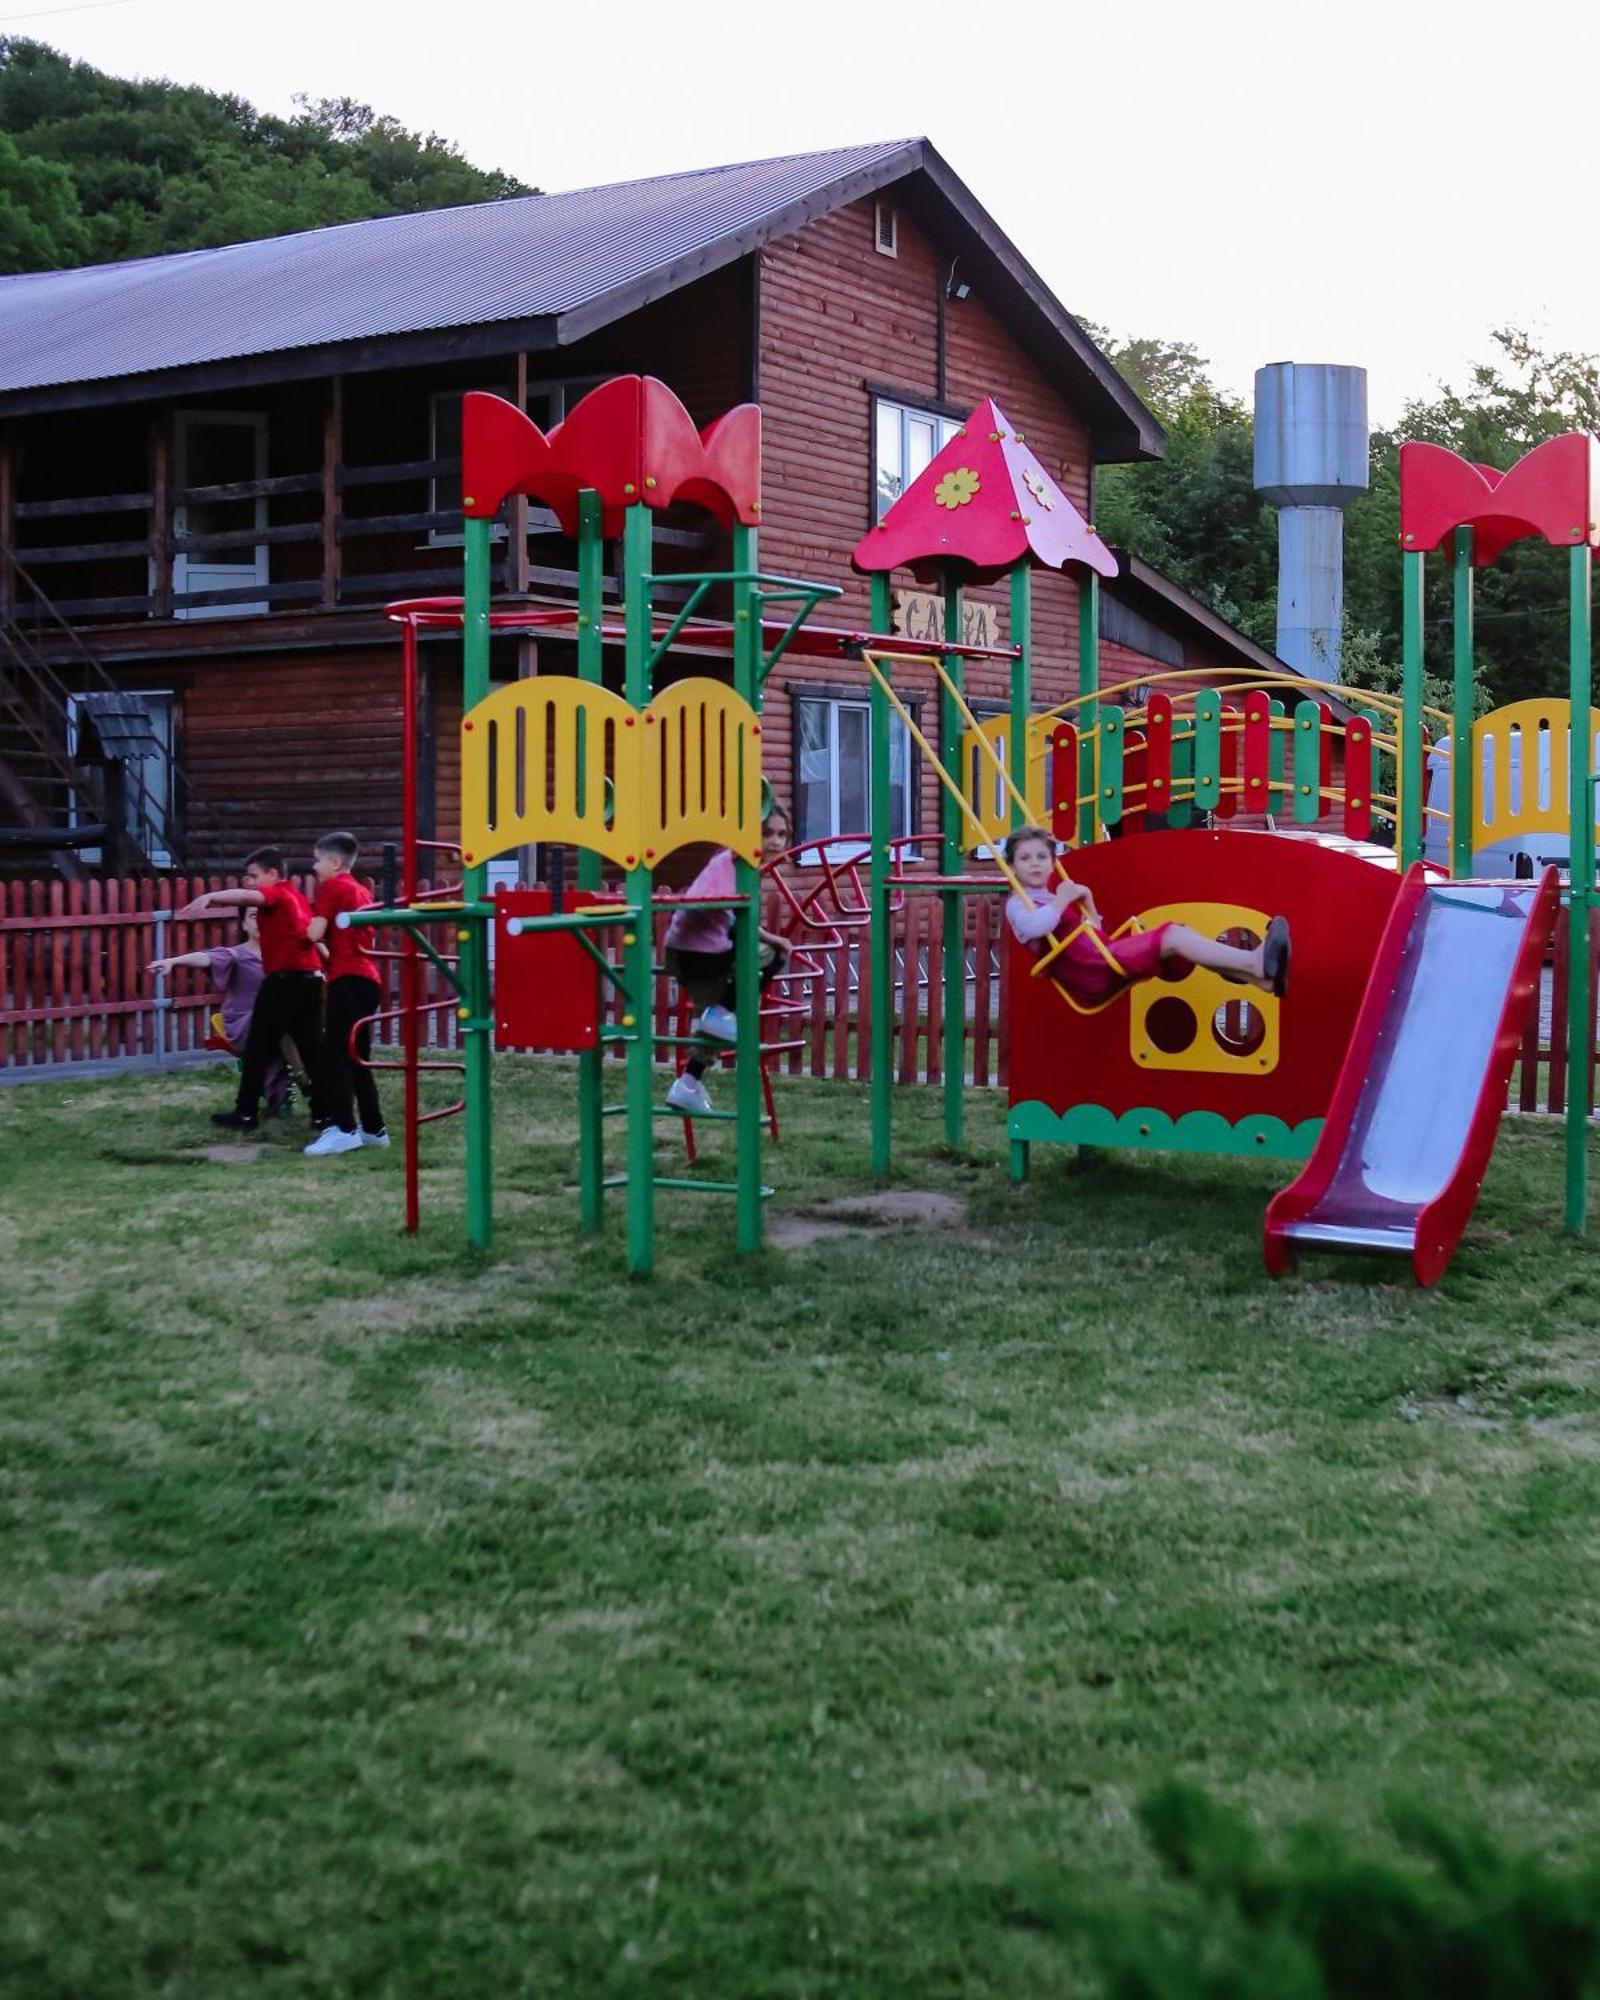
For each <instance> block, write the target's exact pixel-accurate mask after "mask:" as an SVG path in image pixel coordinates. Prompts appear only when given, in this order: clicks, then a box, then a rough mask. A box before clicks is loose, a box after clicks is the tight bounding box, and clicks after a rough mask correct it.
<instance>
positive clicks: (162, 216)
mask: <svg viewBox="0 0 1600 2000" xmlns="http://www.w3.org/2000/svg"><path fill="white" fill-rule="evenodd" d="M296 103H297V105H298V115H297V116H296V117H294V118H292V119H282V118H273V117H269V116H267V115H266V114H265V113H263V112H260V111H257V110H256V109H255V107H254V106H253V105H251V104H249V103H247V102H246V101H245V100H244V99H243V98H241V97H234V96H230V95H225V94H221V93H218V92H215V91H207V90H198V89H194V88H191V87H189V86H187V85H180V84H174V83H168V82H134V81H130V80H128V79H126V78H122V77H114V76H107V75H105V74H104V73H103V72H101V71H99V70H96V69H94V68H91V67H90V65H89V64H87V63H75V62H70V61H69V60H68V59H67V58H66V57H64V56H61V55H59V54H57V52H56V51H55V50H54V49H50V48H47V47H46V46H45V45H44V44H43V43H40V42H32V41H26V40H23V39H21V38H17V37H10V38H6V37H0V138H5V139H6V140H7V141H8V144H9V148H10V150H9V152H8V153H7V154H4V155H0V272H4V271H24V270H39V269H47V268H50V267H52V266H63V265H71V264H82V263H104V262H107V261H110V260H114V259H118V258H125V257H145V256H155V255H160V254H162V253H163V252H166V251H172V250H192V249H202V248H206V247H209V246H211V245H214V244H219V243H238V242H247V241H250V240H252V239H254V238H258V237H263V236H278V235H284V234H287V233H289V232H291V231H294V230H298V229H316V228H321V227H324V226H326V225H327V224H329V223H334V222H353V221H358V220H360V219H362V218H364V217H367V216H375V215H400V214H410V213H414V212H416V211H418V210H421V209H430V208H450V207H455V206H458V205H461V204H463V203H467V202H478V201H497V200H501V199H503V198H504V197H506V196H508V195H519V194H530V193H533V192H534V190H533V189H531V188H526V187H524V186H523V185H522V184H521V183H520V182H519V181H517V180H515V179H513V178H512V176H511V175H509V174H505V173H499V172H493V171H490V172H485V171H484V170H482V169H480V168H478V167H475V166H473V165H472V164H471V162H470V161H468V160H465V159H463V158H462V156H461V154H460V153H459V151H458V150H457V149H456V148H455V147H454V146H453V145H451V144H450V143H449V141H447V140H445V139H442V138H440V137H439V136H438V134H436V133H428V134H421V133H416V132H410V131H407V129H406V128H405V127H404V126H403V125H401V124H400V123H399V122H398V120H396V119H393V118H388V117H385V116H383V115H382V114H381V113H379V112H377V111H374V110H373V108H372V107H371V105H367V104H361V103H358V102H357V101H356V100H355V99H353V98H329V99H322V100H316V101H313V100H310V99H306V98H300V99H297V100H296Z"/></svg>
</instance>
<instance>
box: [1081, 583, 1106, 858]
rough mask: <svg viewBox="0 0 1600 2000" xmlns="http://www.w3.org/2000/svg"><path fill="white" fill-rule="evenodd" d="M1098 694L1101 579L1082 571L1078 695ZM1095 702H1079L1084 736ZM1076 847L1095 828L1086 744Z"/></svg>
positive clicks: (1091, 767)
mask: <svg viewBox="0 0 1600 2000" xmlns="http://www.w3.org/2000/svg"><path fill="white" fill-rule="evenodd" d="M1099 692H1100V578H1099V577H1098V575H1097V574H1096V573H1095V572H1094V571H1093V570H1092V569H1089V570H1084V571H1083V573H1082V574H1081V575H1080V576H1079V578H1078V693H1079V694H1080V695H1098V694H1099ZM1099 706H1100V704H1099V702H1098V701H1080V702H1079V704H1078V708H1077V716H1078V729H1079V732H1080V733H1081V734H1083V735H1085V736H1086V735H1087V734H1088V733H1089V731H1090V730H1091V729H1092V728H1093V727H1094V723H1095V715H1096V712H1097V710H1098V709H1099ZM1078 799H1079V801H1080V803H1079V806H1078V845H1079V846H1080V847H1087V846H1088V845H1089V843H1090V841H1092V840H1093V839H1094V829H1095V755H1094V745H1093V744H1092V743H1085V744H1083V745H1082V747H1081V748H1080V749H1079V751H1078Z"/></svg>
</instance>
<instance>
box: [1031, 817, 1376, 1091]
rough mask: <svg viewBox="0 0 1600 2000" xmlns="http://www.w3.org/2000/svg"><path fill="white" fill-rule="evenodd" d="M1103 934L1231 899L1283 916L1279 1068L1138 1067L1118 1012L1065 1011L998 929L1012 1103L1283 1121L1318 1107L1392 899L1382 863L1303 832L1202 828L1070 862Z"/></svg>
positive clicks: (1087, 853)
mask: <svg viewBox="0 0 1600 2000" xmlns="http://www.w3.org/2000/svg"><path fill="white" fill-rule="evenodd" d="M1071 868H1072V875H1073V878H1074V880H1076V881H1082V882H1086V883H1087V884H1088V885H1089V887H1090V888H1091V889H1092V890H1093V891H1094V898H1095V901H1096V903H1097V904H1098V905H1099V907H1100V909H1101V910H1102V911H1103V913H1104V915H1105V921H1106V928H1107V929H1108V930H1114V929H1115V928H1116V926H1117V925H1118V924H1120V923H1121V922H1122V921H1123V920H1124V919H1125V918H1126V917H1129V916H1132V915H1136V914H1137V913H1138V912H1140V911H1142V910H1150V909H1154V908H1157V907H1158V906H1160V905H1163V904H1167V903H1176V902H1207V903H1243V904H1246V905H1248V906H1249V907H1250V908H1253V909H1258V910H1265V911H1267V912H1268V913H1269V914H1272V915H1276V914H1278V913H1280V912H1281V913H1282V914H1283V915H1285V916H1287V917H1288V919H1289V924H1290V929H1291V932H1292V935H1293V939H1294V976H1293V982H1292V984H1291V987H1290V991H1289V994H1288V996H1287V998H1286V999H1285V1000H1284V1002H1283V1003H1282V1004H1283V1012H1282V1016H1281V1034H1280V1046H1279V1059H1278V1066H1277V1068H1276V1069H1275V1070H1273V1071H1271V1072H1269V1073H1268V1074H1267V1075H1265V1076H1260V1075H1251V1074H1248V1073H1242V1074H1239V1075H1236V1076H1228V1075H1211V1074H1205V1073H1201V1072H1192V1071H1177V1070H1161V1071H1152V1070H1147V1069H1143V1068H1141V1067H1139V1066H1138V1065H1137V1064H1136V1063H1135V1062H1134V1060H1133V1058H1132V1056H1131V1054H1130V1052H1129V1048H1128V1009H1127V1006H1126V1004H1125V1003H1124V1002H1122V1001H1117V1002H1115V1003H1113V1004H1112V1005H1111V1006H1110V1007H1107V1008H1106V1009H1105V1010H1104V1011H1103V1012H1102V1013H1099V1014H1093V1015H1088V1016H1085V1015H1081V1014H1075V1013H1074V1012H1073V1011H1072V1009H1071V1008H1070V1007H1068V1006H1067V1005H1066V1004H1065V1003H1064V1002H1063V1000H1062V998H1061V996H1060V994H1059V993H1057V992H1056V991H1055V990H1054V988H1053V987H1052V986H1051V985H1050V982H1049V981H1048V980H1047V979H1034V978H1031V977H1030V976H1029V975H1030V971H1031V968H1032V965H1033V962H1034V960H1033V955H1032V954H1031V953H1030V952H1029V951H1028V950H1027V949H1026V948H1025V947H1023V946H1021V945H1018V944H1017V943H1016V941H1015V939H1013V938H1011V937H1010V935H1009V933H1008V934H1007V948H1008V951H1009V952H1010V954H1011V961H1010V964H1009V965H1008V968H1007V976H1008V994H1009V1003H1008V1004H1009V1005H1010V1008H1011V1023H1010V1025H1011V1039H1010V1056H1011V1068H1010V1078H1009V1082H1010V1092H1011V1102H1012V1103H1013V1104H1020V1103H1024V1102H1028V1101H1030V1100H1037V1101H1039V1102H1040V1103H1043V1104H1047V1105H1049V1106H1050V1108H1051V1109H1052V1110H1055V1111H1065V1110H1067V1109H1068V1108H1069V1107H1070V1106H1072V1105H1075V1104H1079V1103H1092V1104H1099V1105H1103V1106H1105V1107H1106V1109H1107V1110H1109V1111H1111V1112H1113V1113H1115V1114H1117V1115H1119V1116H1120V1115H1121V1114H1122V1113H1124V1112H1128V1111H1135V1110H1140V1109H1143V1108H1145V1107H1149V1108H1151V1109H1154V1110H1160V1111H1165V1112H1166V1113H1167V1114H1168V1115H1169V1116H1170V1117H1172V1118H1174V1119H1177V1118H1181V1117H1183V1116H1184V1115H1185V1114H1186V1113H1188V1112H1191V1111H1215V1112H1218V1113H1220V1114H1221V1115H1222V1116H1223V1117H1225V1118H1226V1119H1228V1120H1229V1122H1230V1123H1235V1124H1236V1123H1238V1122H1239V1121H1240V1120H1241V1119H1244V1118H1248V1117H1252V1116H1267V1117H1273V1118H1281V1119H1282V1120H1283V1121H1284V1122H1285V1123H1286V1124H1288V1125H1290V1126H1294V1125H1298V1124H1300V1123H1301V1122H1302V1121H1303V1120H1305V1119H1307V1118H1320V1117H1322V1116H1323V1115H1324V1113H1325V1112H1326V1111H1327V1108H1328V1103H1329V1100H1330V1099H1331V1098H1332V1096H1333V1088H1334V1083H1335V1081H1336V1079H1337V1077H1338V1075H1339V1068H1340V1064H1341V1062H1342V1061H1343V1058H1344V1052H1345V1046H1346V1044H1347V1042H1348V1041H1349V1038H1350V1031H1351V1028H1352V1026H1353V1024H1354V1022H1355V1019H1356V1014H1357V1010H1358V1009H1359V1007H1360V1004H1361V996H1362V993H1363V991H1364V990H1365V987H1366V979H1367V970H1368V967H1369V966H1370V965H1371V963H1372V959H1373V955H1374V953H1375V952H1376V951H1377V948H1378V940H1379V938H1380V937H1381V935H1382V933H1383V927H1384V923H1385V921H1386V920H1387V918H1388V914H1389V910H1390V908H1391V906H1392V904H1393V902H1394V896H1395V890H1396V887H1397V884H1398V879H1399V878H1398V877H1397V876H1396V874H1395V873H1394V871H1393V869H1392V868H1386V867H1381V866H1379V865H1377V864H1376V863H1374V862H1371V861H1366V860H1363V859H1361V858H1360V857H1359V856H1357V855H1353V854H1350V853H1349V852H1347V851H1345V850H1344V849H1342V848H1334V847H1328V846H1325V845H1323V844H1322V843H1321V842H1320V841H1319V840H1318V839H1317V837H1316V836H1315V835H1314V834H1311V833H1299V834H1279V833H1255V832H1228V833H1221V832H1202V831H1199V830H1193V831H1186V832H1181V833H1162V834H1152V835H1151V836H1150V837H1149V838H1148V839H1145V840H1113V841H1103V842H1100V843H1098V844H1096V845H1095V846H1093V847H1089V848H1086V849H1084V850H1082V851H1081V852H1079V853H1077V854H1074V855H1073V857H1072V862H1071Z"/></svg>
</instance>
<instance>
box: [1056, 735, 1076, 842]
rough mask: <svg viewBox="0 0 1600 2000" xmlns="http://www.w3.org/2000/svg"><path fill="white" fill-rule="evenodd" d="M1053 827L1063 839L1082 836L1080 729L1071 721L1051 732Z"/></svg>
mask: <svg viewBox="0 0 1600 2000" xmlns="http://www.w3.org/2000/svg"><path fill="white" fill-rule="evenodd" d="M1050 831H1051V832H1052V833H1053V834H1054V835H1055V837H1056V839H1057V840H1060V841H1074V840H1076V839H1077V837H1078V732H1077V730H1075V729H1074V728H1073V727H1072V725H1071V723H1070V722H1062V723H1058V724H1057V726H1056V728H1055V729H1054V730H1053V731H1052V732H1051V736H1050Z"/></svg>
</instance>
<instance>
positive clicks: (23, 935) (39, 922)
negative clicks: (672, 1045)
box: [0, 875, 1005, 1084]
mask: <svg viewBox="0 0 1600 2000" xmlns="http://www.w3.org/2000/svg"><path fill="white" fill-rule="evenodd" d="M236 880H237V878H235V877H232V876H223V875H209V876H198V875H195V876H166V877H160V878H151V877H145V878H143V879H137V880H132V879H130V880H127V881H106V882H101V881H91V882H65V883H64V882H60V881H49V882H44V881H27V882H24V881H15V882H6V883H0V1073H11V1074H15V1073H18V1072H32V1073H35V1074H39V1075H45V1074H54V1073H58V1072H67V1071H71V1070H72V1069H75V1068H78V1067H80V1066H82V1065H84V1064H87V1063H95V1064H106V1063H111V1064H116V1065H119V1066H127V1067H130V1068H132V1067H146V1068H153V1067H158V1066H160V1065H161V1064H163V1063H167V1062H171V1061H173V1060H175V1059H182V1058H185V1057H191V1056H193V1055H196V1054H198V1053H199V1052H201V1051H202V1050H203V1049H204V1046H205V1041H206V1037H207V1034H208V1032H209V1027H210V1016H211V1011H212V1005H213V1000H212V994H211V988H210V985H209V983H208V981H207V979H206V976H205V974H204V973H203V972H199V971H192V970H181V971H178V972H175V973H173V974H172V975H170V976H169V977H168V978H166V979H165V980H161V981H158V980H157V979H156V978H155V977H154V976H153V975H152V974H151V973H150V972H149V971H148V970H147V969H146V968H147V967H148V966H149V964H150V962H151V961H152V960H153V959H156V958H169V957H174V956H177V955H179V954H181V953H184V952H190V951H202V950H206V949H208V948H209V947H211V946H213V945H221V944H233V943H237V942H238V939H239V926H238V923H237V922H236V921H235V920H233V919H232V918H221V919H206V920H203V921H201V922H179V921H178V920H177V918H176V917H175V916H174V914H173V912H174V911H176V910H178V909H181V908H182V907H183V906H184V904H186V903H187V902H189V901H191V900H192V899H193V898H194V897H196V896H198V895H200V894H201V893H202V892H203V891H204V890H207V889H223V888H230V887H233V886H236ZM301 887H302V888H303V889H305V890H306V891H307V892H308V893H309V892H310V891H311V889H312V887H313V885H312V884H311V883H309V882H303V883H302V884H301ZM997 918H998V910H997V907H996V906H995V905H993V904H991V903H990V901H989V900H988V899H987V898H985V899H981V900H979V901H977V902H976V905H975V906H974V905H972V904H971V903H970V902H969V913H968V919H967V940H966V985H967V1018H968V1027H969V1034H968V1044H967V1049H966V1061H967V1073H968V1075H969V1076H970V1077H971V1078H972V1081H973V1082H974V1083H976V1084H996V1083H1002V1082H1003V1081H1004V1078H1005V1058H1004V1052H1003V1050H1002V1048H1001V1038H1000V1024H1001V1021H1002V1019H1003V1018H1004V1010H1003V1008H1002V1005H1001V993H1000V986H1001V980H1002V977H1003V973H1002V970H1001V965H1002V960H1003V956H1004V955H1003V954H1002V953H1001V952H1000V951H999V950H998V936H997V933H996V923H997ZM666 923H667V918H666V917H665V916H662V917H660V918H658V921H657V943H658V947H659V945H660V943H661V936H662V933H664V931H665V928H666ZM864 937H865V933H864V932H851V933H847V936H846V943H845V944H844V945H843V946H842V947H840V948H839V949H837V950H835V951H832V952H826V953H820V954H815V955H814V958H813V962H814V963H815V965H816V966H817V968H818V969H817V970H816V971H815V972H813V973H810V974H806V975H800V974H797V975H796V976H795V977H793V978H792V979H790V980H788V981H786V982H780V984H779V986H778V988H777V989H776V991H775V994H774V998H775V999H776V1000H777V1001H779V1003H780V1004H785V1003H787V1004H790V1005H795V1006H798V1007H801V1008H803V1010H804V1011H803V1012H802V1013H799V1014H795V1015H789V1016H786V1017H784V1018H783V1019H782V1021H781V1026H775V1028H774V1035H775V1036H776V1035H777V1034H778V1033H780V1032H781V1034H782V1037H783V1038H784V1039H785V1040H787V1041H794V1042H798V1043H799V1046H798V1047H794V1048H788V1049H785V1051H784V1053H783V1055H782V1057H781V1063H780V1066H781V1067H782V1068H784V1069H786V1070H788V1071H789V1072H791V1073H793V1074H796V1075H801V1074H804V1075H807V1076H824V1077H840V1078H844V1077H853V1076H865V1075H866V1073H867V1061H868V1047H867V1044H868V1033H867V1030H868V1000H867V992H866V987H867V981H866V977H865V971H866V968H865V952H864V949H862V946H861V943H860V941H861V940H864ZM433 941H434V943H435V946H436V948H437V949H438V950H439V951H440V952H442V953H444V954H447V955H448V954H450V953H451V952H453V951H454V948H455V947H454V932H453V929H452V927H451V926H450V925H449V923H448V922H442V923H441V925H440V927H439V932H438V934H437V936H436V937H435V939H434V940H433ZM390 942H391V940H389V939H387V938H385V939H383V940H381V945H387V944H389V943H390ZM895 946H896V948H895V963H896V995H895V998H896V1008H895V1011H896V1030H895V1055H894V1060H895V1074H896V1076H897V1077H898V1078H899V1080H900V1081H901V1082H903V1083H922V1082H937V1081H939V1079H940V1078H941V1077H942V1075H943V1049H942V1046H941V1042H942V1035H941V1007H940V994H941V992H942V981H943V971H944V939H943V931H942V922H941V913H940V908H939V904H938V902H937V900H936V899H934V898H931V897H912V898H910V899H909V901H908V905H907V908H906V910H905V912H904V913H903V915H902V916H901V917H900V918H899V919H898V922H897V933H896V940H895ZM386 970H387V971H388V974H389V977H388V989H389V990H388V995H387V997H386V1002H385V1005H386V1008H390V1009H392V1008H393V1007H394V1006H395V1004H396V1000H397V988H398V980H397V979H396V978H395V976H394V971H393V959H392V958H390V959H388V960H387V962H386ZM423 1000H424V1004H425V1005H426V1007H427V1010H428V1011H427V1013H426V1016H425V1025H424V1039H425V1041H426V1042H427V1043H428V1045H429V1046H430V1047H433V1048H438V1049H441V1050H446V1049H451V1048H453V1047H455V1046H456V1044H457V1041H458V1036H457V1032H456V1018H455V1002H454V996H453V995H452V994H451V992H450V989H449V987H448V986H447V985H446V984H445V982H444V980H443V979H442V978H441V976H440V975H439V973H438V972H437V970H436V969H435V968H434V966H433V965H432V964H431V963H427V962H425V964H424V968H423ZM612 1012H613V1014H614V1012H615V1009H614V1006H613V1009H612ZM655 1017H656V1027H657V1029H658V1030H659V1031H660V1032H661V1033H664V1034H665V1033H669V1032H671V1031H672V1030H673V1029H674V1028H676V1027H677V1026H678V1025H679V1023H678V1020H677V1012H676V1003H675V996H674V993H673V991H672V989H671V987H670V982H668V981H666V980H660V981H658V982H657V985H656V994H655ZM398 1039H399V1023H398V1021H397V1020H396V1019H395V1018H393V1017H392V1016H390V1017H389V1018H383V1019H380V1022H379V1040H380V1041H382V1042H385V1043H392V1042H396V1041H398Z"/></svg>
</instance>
